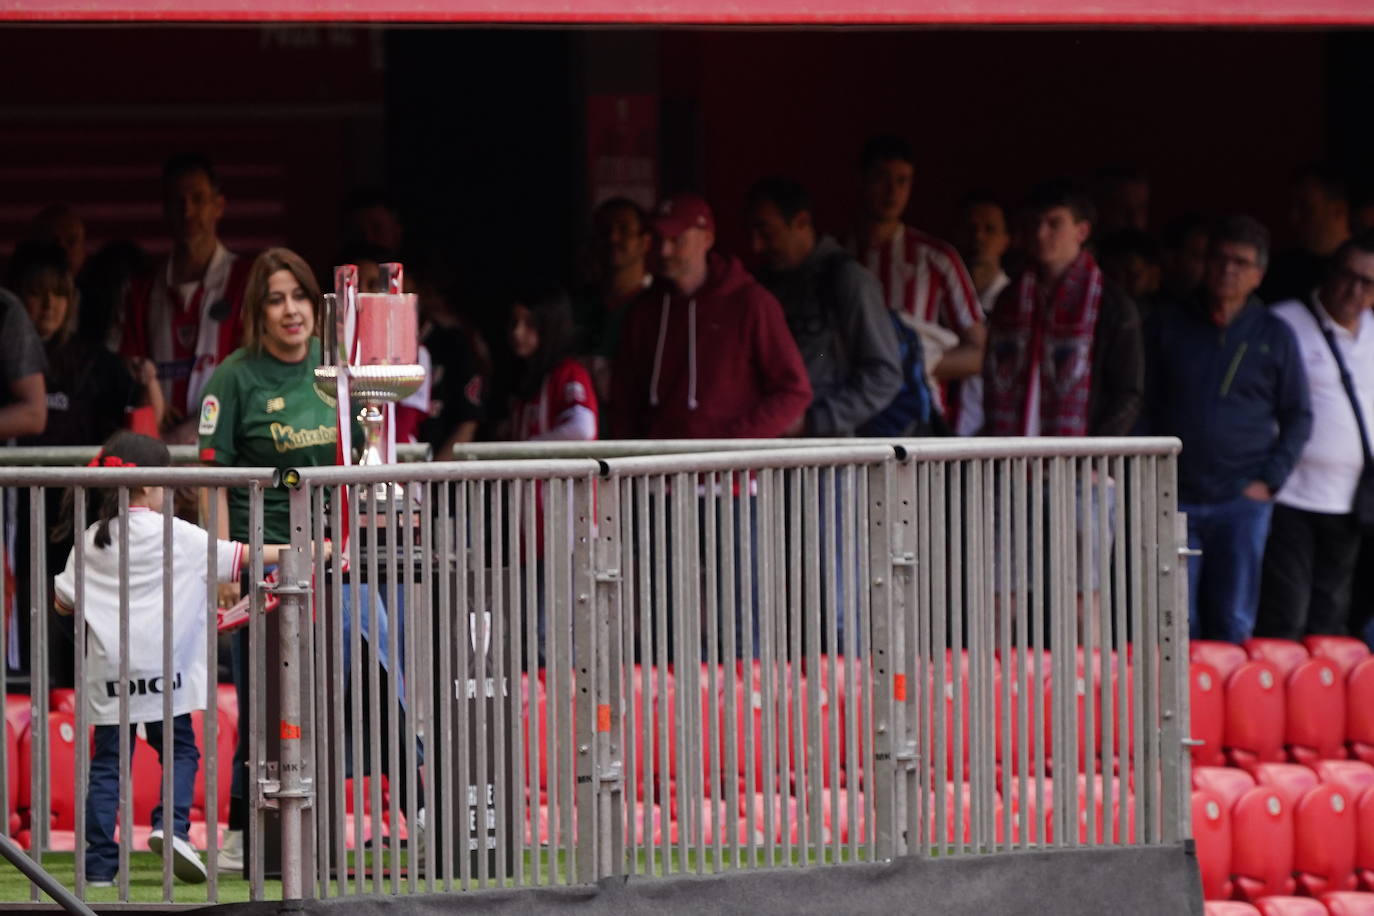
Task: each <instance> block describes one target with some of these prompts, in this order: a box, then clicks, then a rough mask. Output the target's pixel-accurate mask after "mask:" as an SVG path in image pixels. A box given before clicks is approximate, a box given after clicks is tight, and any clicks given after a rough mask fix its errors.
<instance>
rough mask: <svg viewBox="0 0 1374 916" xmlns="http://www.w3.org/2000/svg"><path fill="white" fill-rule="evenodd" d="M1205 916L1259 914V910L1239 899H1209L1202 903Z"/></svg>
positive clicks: (1251, 915)
mask: <svg viewBox="0 0 1374 916" xmlns="http://www.w3.org/2000/svg"><path fill="white" fill-rule="evenodd" d="M1202 913H1203V916H1259V910H1257V909H1255V908H1254V907H1253V906H1251V905H1250V904H1248V903H1242V902H1241V901H1239V900H1207V901H1204V902H1203V904H1202Z"/></svg>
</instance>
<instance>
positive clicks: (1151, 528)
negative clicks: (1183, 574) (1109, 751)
mask: <svg viewBox="0 0 1374 916" xmlns="http://www.w3.org/2000/svg"><path fill="white" fill-rule="evenodd" d="M1144 463H1145V487H1144V489H1143V490H1142V492H1141V496H1142V497H1143V498H1144V502H1145V507H1144V513H1143V515H1144V519H1143V520H1144V523H1145V540H1144V542H1143V546H1144V547H1145V558H1146V562H1145V567H1144V575H1143V576H1142V578H1143V579H1144V580H1145V606H1144V612H1145V619H1144V628H1143V629H1141V630H1139V631H1138V632H1139V633H1140V634H1141V637H1142V639H1143V640H1144V643H1145V648H1146V649H1147V652H1146V654H1145V657H1144V658H1143V659H1142V660H1141V661H1142V664H1139V665H1138V666H1137V674H1136V680H1137V681H1138V682H1139V683H1138V686H1137V689H1138V690H1140V692H1141V693H1142V694H1143V696H1144V701H1145V710H1144V716H1143V717H1142V719H1141V725H1142V727H1143V728H1144V729H1145V731H1144V744H1145V768H1144V770H1143V771H1142V775H1143V776H1144V779H1143V780H1139V779H1138V780H1137V785H1138V786H1139V785H1141V783H1143V787H1142V788H1143V795H1144V798H1145V816H1144V818H1143V820H1142V825H1143V839H1144V842H1146V843H1158V842H1159V841H1160V829H1159V825H1160V819H1161V816H1162V814H1163V810H1162V808H1161V805H1160V760H1159V757H1160V755H1159V733H1160V725H1161V723H1160V677H1161V675H1162V673H1163V672H1162V671H1161V670H1160V663H1161V662H1160V635H1161V630H1160V616H1161V615H1160V613H1159V612H1160V605H1161V600H1162V598H1163V595H1162V594H1161V592H1163V591H1171V590H1172V586H1170V588H1169V589H1163V588H1161V586H1162V585H1163V582H1162V579H1163V576H1162V575H1161V573H1160V568H1161V564H1162V562H1163V561H1162V559H1161V557H1162V554H1163V552H1162V551H1161V550H1160V547H1161V544H1160V539H1161V538H1162V537H1164V536H1166V532H1164V531H1163V530H1161V528H1160V516H1159V505H1158V500H1159V496H1160V486H1159V460H1158V459H1157V458H1155V457H1153V456H1150V457H1147V458H1145V459H1144ZM1168 527H1169V532H1168V534H1169V535H1172V532H1173V524H1172V522H1171V523H1170V524H1169V526H1168ZM1170 540H1172V537H1170ZM1170 559H1171V560H1172V558H1170ZM1174 562H1176V561H1174Z"/></svg>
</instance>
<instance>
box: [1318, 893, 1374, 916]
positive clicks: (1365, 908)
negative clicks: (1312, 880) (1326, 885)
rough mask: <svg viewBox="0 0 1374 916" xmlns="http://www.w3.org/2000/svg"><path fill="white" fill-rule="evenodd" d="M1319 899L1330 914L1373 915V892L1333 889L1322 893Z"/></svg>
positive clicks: (1344, 915)
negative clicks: (1327, 892)
mask: <svg viewBox="0 0 1374 916" xmlns="http://www.w3.org/2000/svg"><path fill="white" fill-rule="evenodd" d="M1321 901H1322V904H1323V905H1325V907H1326V911H1327V912H1328V913H1330V914H1331V916H1374V894H1362V893H1360V892H1358V891H1333V892H1332V893H1329V894H1322V896H1321Z"/></svg>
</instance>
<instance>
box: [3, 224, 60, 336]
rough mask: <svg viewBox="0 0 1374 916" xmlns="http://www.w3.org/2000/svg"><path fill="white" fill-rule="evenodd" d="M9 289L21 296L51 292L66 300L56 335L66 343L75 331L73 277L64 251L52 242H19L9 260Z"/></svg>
mask: <svg viewBox="0 0 1374 916" xmlns="http://www.w3.org/2000/svg"><path fill="white" fill-rule="evenodd" d="M9 288H10V289H11V290H12V291H14V292H15V293H16V294H18V295H19V296H20V297H23V296H28V295H30V294H32V293H40V294H41V293H43V292H47V291H52V292H55V293H57V294H58V295H59V296H64V297H66V299H67V318H66V320H65V321H64V322H63V324H62V327H60V328H58V330H57V333H56V335H54V336H55V339H56V342H57V343H59V344H60V343H66V342H67V340H68V339H69V338H70V337H71V336H72V334H74V333H75V332H76V312H77V302H76V280H75V279H74V278H73V277H72V269H71V266H70V264H69V263H68V262H67V252H66V251H65V250H64V249H63V248H62V246H61V245H58V244H57V243H55V242H33V241H29V242H20V243H19V245H18V247H16V248H15V249H14V257H13V259H11V261H10V270H9Z"/></svg>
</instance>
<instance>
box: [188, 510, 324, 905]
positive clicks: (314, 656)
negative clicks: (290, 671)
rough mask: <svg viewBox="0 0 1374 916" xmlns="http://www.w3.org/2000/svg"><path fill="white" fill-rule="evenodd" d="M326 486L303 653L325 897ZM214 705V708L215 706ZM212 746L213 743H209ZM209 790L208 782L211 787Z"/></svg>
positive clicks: (315, 528) (311, 820) (318, 867)
mask: <svg viewBox="0 0 1374 916" xmlns="http://www.w3.org/2000/svg"><path fill="white" fill-rule="evenodd" d="M324 497H325V488H324V487H322V486H313V487H311V488H310V524H311V529H312V530H311V535H310V538H311V545H312V547H311V556H312V560H311V564H310V565H311V576H312V581H313V582H315V583H316V587H315V588H314V590H313V594H312V595H311V600H310V603H309V607H310V620H309V621H308V622H307V624H306V625H305V627H304V631H305V632H306V633H307V634H308V639H309V642H310V646H309V647H308V648H307V649H306V651H305V652H304V653H303V654H304V657H305V660H306V665H307V669H306V671H305V673H304V674H303V675H302V680H303V682H304V683H305V684H308V685H309V689H310V695H311V698H312V699H313V700H314V703H313V704H310V705H308V706H307V709H308V710H309V712H308V714H307V716H306V718H307V724H308V726H309V728H308V731H309V734H310V741H309V756H308V757H307V758H306V773H305V778H307V779H309V780H310V784H311V786H313V787H314V790H315V799H314V803H313V804H312V805H311V806H310V808H309V809H307V811H306V813H305V815H304V816H305V819H306V824H305V826H304V827H303V830H304V831H305V833H306V835H307V836H308V837H311V838H312V839H313V842H312V841H311V840H307V841H306V845H307V846H312V847H313V849H314V861H315V868H314V869H312V870H311V871H309V872H308V873H307V874H306V879H305V881H306V884H305V896H307V897H316V896H319V897H321V898H324V897H328V896H329V895H330V891H331V888H330V882H329V860H330V849H329V847H330V845H331V841H332V839H333V836H332V827H333V825H332V824H331V823H330V820H331V818H330V815H329V812H330V811H331V810H332V809H331V805H332V804H333V802H334V795H333V789H334V786H333V783H332V782H331V780H330V779H329V777H328V774H329V772H330V768H329V761H330V757H331V754H330V747H329V731H330V728H329V726H330V719H329V707H330V701H331V695H330V692H329V687H328V683H329V682H328V676H329V670H330V669H329V629H328V622H329V620H331V619H332V618H331V616H330V614H329V605H330V591H329V566H328V563H327V562H326V560H325V555H324V543H325V537H326V535H327V533H328V526H327V525H326V521H327V519H326V517H325V498H324ZM212 708H213V707H212ZM206 746H207V747H213V745H210V744H209V743H208V742H207V745H206ZM206 788H207V790H208V789H209V786H208V785H207V786H206Z"/></svg>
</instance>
